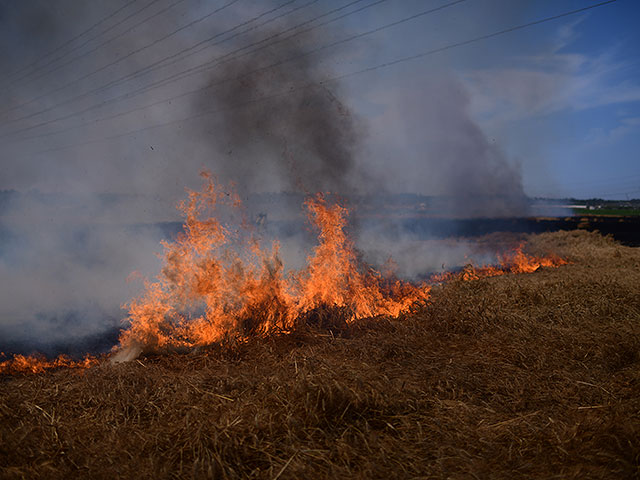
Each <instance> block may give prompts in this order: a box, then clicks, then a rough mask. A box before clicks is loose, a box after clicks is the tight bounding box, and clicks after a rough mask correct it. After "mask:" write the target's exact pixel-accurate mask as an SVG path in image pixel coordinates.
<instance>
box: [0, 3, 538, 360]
mask: <svg viewBox="0 0 640 480" xmlns="http://www.w3.org/2000/svg"><path fill="white" fill-rule="evenodd" d="M127 3H128V2H127V1H126V0H115V1H109V2H107V1H104V2H79V1H75V0H60V1H58V2H50V1H45V0H33V1H30V2H13V1H8V0H4V1H3V0H0V54H1V59H0V62H1V65H2V69H1V70H2V71H3V72H7V74H9V73H10V72H16V71H18V70H20V69H21V68H23V67H25V66H28V65H30V64H32V63H33V62H37V63H35V64H34V65H35V67H33V69H31V70H30V69H29V68H27V69H25V70H24V73H20V74H17V76H13V77H3V78H2V79H0V82H2V83H0V85H3V86H4V87H3V94H2V102H1V103H2V104H1V105H0V119H1V121H2V123H1V124H0V136H2V138H1V139H0V169H1V170H2V172H3V175H2V176H1V177H0V189H4V191H3V192H2V195H0V278H1V279H2V282H3V285H6V288H3V291H2V292H0V338H1V339H2V342H0V350H3V349H4V350H11V349H13V350H16V349H18V350H23V351H28V350H30V349H33V348H38V349H42V348H45V349H46V347H47V345H49V346H51V345H60V344H64V343H65V342H67V343H69V342H72V341H75V340H74V339H77V340H78V342H81V341H84V340H83V339H87V338H95V336H96V335H98V336H99V335H101V334H102V332H105V331H112V330H113V329H116V328H117V327H118V326H119V325H120V319H121V318H122V317H123V316H124V312H123V311H122V310H121V308H120V306H121V305H122V304H123V303H125V302H127V301H128V300H129V299H130V298H131V297H132V296H133V295H134V294H135V293H136V292H137V291H138V289H139V288H140V287H141V285H140V282H129V283H128V282H127V281H126V279H127V277H128V276H129V275H130V273H131V272H132V271H139V272H141V273H142V274H144V275H148V276H153V274H154V273H155V272H157V271H158V269H159V260H158V259H157V258H156V255H155V254H156V252H158V251H160V250H161V247H160V246H159V240H160V239H161V238H167V237H170V236H171V235H172V234H174V233H175V232H176V231H177V230H178V229H179V223H177V222H178V221H179V217H178V215H177V213H176V210H175V208H174V205H175V204H176V203H177V202H178V201H179V200H181V199H182V198H183V196H184V188H185V187H190V188H197V187H198V185H199V179H198V175H197V174H198V172H199V171H200V170H201V169H202V168H207V169H209V170H211V171H212V172H213V173H214V174H216V175H218V176H219V177H220V178H221V179H222V180H223V181H227V180H230V181H233V182H234V183H235V184H236V188H237V189H238V190H239V191H240V193H241V194H242V197H243V199H244V200H245V203H246V204H247V208H248V213H249V216H250V218H253V219H255V220H257V223H259V224H260V225H259V226H258V227H259V228H258V230H259V232H260V233H261V234H262V235H264V237H265V238H267V239H269V238H279V239H280V240H281V241H282V246H283V248H282V254H283V256H284V260H285V264H288V265H290V266H291V268H299V267H300V264H301V263H303V262H304V258H305V256H306V254H307V253H308V249H309V245H310V242H311V241H313V236H312V235H310V234H309V232H307V231H306V230H305V229H304V220H303V218H302V212H301V208H302V206H301V201H300V200H301V198H302V195H300V194H304V193H314V192H316V191H325V192H326V191H330V192H335V193H338V194H340V195H342V196H344V197H347V200H349V201H351V202H352V204H354V205H355V206H356V208H355V211H354V215H353V216H352V218H351V220H352V221H353V223H354V225H355V227H354V232H355V233H356V234H357V244H358V246H359V247H360V248H361V249H362V251H363V258H364V259H365V260H369V261H371V262H373V263H378V264H380V263H384V262H385V261H386V260H387V258H388V256H389V255H392V256H393V257H394V258H395V259H396V264H397V265H398V266H399V268H400V271H399V272H398V273H399V274H400V275H401V276H404V277H408V278H417V277H420V275H422V274H424V273H426V272H428V271H433V270H439V269H441V265H442V264H446V265H447V266H455V264H461V263H465V262H466V259H465V256H466V255H467V254H468V253H469V252H470V251H471V248H470V247H469V246H468V245H467V244H466V243H465V242H453V243H446V242H431V243H429V244H427V243H424V242H423V240H424V239H423V238H422V237H420V236H416V235H413V236H411V235H408V233H407V222H406V221H405V220H406V219H404V220H402V221H401V220H399V218H400V217H399V216H398V211H397V210H396V209H395V208H396V207H395V206H389V205H388V204H384V202H383V201H382V200H380V199H381V198H382V197H381V196H380V194H382V193H387V194H388V195H387V196H385V197H384V198H386V199H388V198H391V196H392V195H393V194H398V193H401V192H416V193H420V194H427V195H429V197H428V198H427V197H425V198H423V199H419V200H417V203H415V204H411V205H410V206H409V207H407V208H408V210H407V212H409V213H408V214H409V215H415V214H416V209H418V206H419V205H421V204H422V203H426V204H427V205H426V211H427V213H429V214H433V213H435V214H436V215H446V216H455V217H470V216H471V217H481V216H488V217H489V216H511V215H519V214H523V213H525V212H526V199H525V196H524V193H523V190H522V181H521V178H520V174H519V171H518V169H517V168H516V167H514V166H513V165H512V164H511V163H510V162H509V161H508V160H507V158H506V157H505V155H504V154H503V153H502V151H501V149H500V148H499V146H497V145H496V144H495V143H494V142H493V141H491V139H489V138H487V137H486V136H485V134H484V133H483V131H482V129H481V128H480V127H479V125H478V123H477V122H476V121H475V120H474V119H473V118H472V117H471V115H470V114H469V112H468V104H469V98H468V95H467V93H466V92H465V91H464V89H463V87H462V86H461V84H460V83H459V82H458V81H457V80H456V77H455V75H454V74H453V73H450V72H449V71H448V70H447V69H438V72H439V73H434V74H433V75H430V76H427V77H426V79H421V80H416V81H415V82H414V83H413V84H410V83H407V82H409V81H408V80H406V79H404V80H401V79H397V78H396V79H395V80H394V81H393V84H392V85H391V86H389V85H386V86H385V87H384V89H381V90H380V91H376V89H375V88H373V87H372V86H367V84H366V83H365V82H362V88H361V90H363V91H369V92H370V93H369V95H370V97H371V98H369V102H370V103H375V104H376V105H377V107H378V108H377V109H375V111H374V112H373V113H372V112H371V111H370V110H368V109H367V108H362V104H360V105H359V104H358V101H357V99H355V98H354V96H353V95H352V93H353V90H350V89H349V85H346V84H344V83H340V82H335V81H327V79H328V78H331V77H332V76H335V75H339V74H341V73H343V70H345V71H349V70H355V69H357V68H359V67H361V66H364V65H359V64H358V62H359V61H361V60H362V59H363V58H366V57H367V55H365V54H363V53H362V51H363V48H366V47H363V45H362V44H357V45H355V46H353V47H352V48H347V47H346V46H345V48H342V49H327V50H326V51H324V50H323V51H322V53H320V52H318V53H314V54H312V55H307V53H308V52H309V51H311V50H314V49H316V48H317V47H318V46H320V45H323V44H326V43H329V42H331V41H332V40H333V39H336V38H344V37H346V36H349V35H351V34H352V33H353V32H351V31H350V30H349V27H350V25H349V23H348V22H347V23H345V22H337V23H336V25H337V26H335V28H333V26H326V27H323V28H322V29H318V30H315V31H312V32H307V33H305V34H300V35H295V36H292V37H291V38H289V39H287V40H284V38H285V35H283V36H280V35H278V33H279V32H283V31H285V30H288V29H291V28H293V27H294V26H295V25H296V24H298V23H301V22H304V21H307V20H308V19H309V18H311V17H313V16H314V15H317V14H319V13H323V12H324V11H325V10H327V9H328V8H329V7H325V6H324V4H323V2H319V3H318V4H317V5H316V7H317V8H315V9H314V8H313V7H308V8H301V9H299V10H295V11H294V8H295V7H297V6H298V5H297V4H296V5H290V6H288V7H286V8H282V9H281V10H278V11H274V12H273V13H272V14H269V15H267V16H265V17H261V19H260V21H261V22H262V21H266V20H268V19H274V20H273V21H272V22H270V23H269V24H268V26H266V27H264V28H256V29H255V30H252V31H251V32H247V33H246V34H243V35H238V36H237V37H233V38H232V33H238V31H235V32H232V33H229V34H224V35H222V34H221V37H220V38H219V39H217V40H218V44H217V45H214V46H212V47H211V48H207V49H205V50H203V51H202V52H201V53H199V54H197V55H194V56H193V57H190V58H189V60H188V61H186V62H184V63H182V62H176V63H175V64H172V65H169V66H167V67H163V68H160V69H157V70H152V71H149V72H147V73H143V74H141V75H140V76H137V77H135V78H134V79H132V80H130V81H127V82H122V83H118V84H115V85H114V86H112V87H110V88H106V89H104V90H101V91H100V92H98V93H96V94H89V92H91V91H92V90H93V89H95V88H96V86H99V85H103V84H105V83H107V81H109V80H110V79H113V78H119V77H122V76H123V75H126V74H128V73H130V72H135V71H138V70H141V69H143V68H145V67H147V66H148V65H150V64H151V63H154V62H157V61H160V60H162V59H163V58H164V57H166V56H169V55H176V56H177V58H179V57H180V55H181V53H180V52H182V51H184V50H185V49H187V48H188V47H190V46H192V45H194V44H196V43H198V42H201V41H203V40H204V39H206V38H210V37H211V36H212V35H214V34H218V33H221V32H224V31H226V30H229V29H231V28H234V27H236V26H237V25H238V24H240V23H241V22H246V21H247V19H248V18H253V17H257V16H258V15H261V14H262V13H263V12H266V11H268V10H270V9H273V8H274V7H275V4H274V3H271V2H266V3H265V2H238V3H237V4H234V5H233V6H231V7H229V8H226V9H224V10H221V11H220V12H219V13H217V14H216V15H215V16H211V17H210V19H209V20H208V21H207V22H203V23H194V26H193V27H191V28H188V29H185V30H183V31H180V32H179V34H176V35H175V36H172V37H170V38H168V39H166V40H163V41H161V42H160V41H159V40H158V39H159V38H160V37H162V36H163V35H166V33H167V32H171V31H173V30H175V29H177V28H179V27H180V26H182V25H186V24H187V23H189V22H193V21H196V20H197V19H198V18H200V17H202V16H204V15H207V14H209V13H210V12H211V11H213V10H214V9H216V8H219V7H220V5H219V4H218V3H217V4H216V5H212V2H198V1H195V0H193V1H192V0H190V1H187V2H184V3H182V4H177V5H176V7H175V8H172V9H170V10H168V11H167V12H165V13H163V14H161V15H158V16H155V17H153V19H152V20H149V21H148V22H145V23H142V24H140V25H139V26H136V27H135V28H134V24H135V23H136V22H137V21H139V20H140V19H142V18H145V17H151V16H152V15H154V14H155V13H157V12H160V11H161V10H162V9H164V8H166V7H167V6H168V5H169V3H165V2H147V3H143V4H138V3H139V2H133V3H132V4H131V5H130V6H127V7H126V8H124V9H123V10H122V12H121V13H120V14H118V15H117V16H114V17H113V18H112V19H111V20H109V21H107V22H105V23H104V24H101V25H100V26H99V27H97V28H96V29H95V30H93V31H92V32H91V33H90V34H88V35H86V36H84V37H82V38H81V39H80V40H79V41H78V42H77V43H72V44H70V45H69V46H68V47H66V50H65V48H63V49H61V50H60V51H59V52H57V53H55V54H54V56H53V58H55V57H56V56H58V55H62V54H64V53H65V52H67V51H68V50H69V49H70V48H72V47H73V46H74V45H78V44H80V43H82V42H84V41H87V40H89V39H90V38H91V37H93V36H95V37H96V38H95V39H94V40H90V41H88V42H87V44H86V46H84V47H82V48H79V49H78V50H77V52H75V53H71V54H69V55H68V56H66V57H65V58H64V60H63V61H64V62H66V61H70V60H72V59H74V58H75V57H78V56H79V55H82V53H83V52H87V51H89V50H90V49H92V48H95V47H96V46H97V45H99V44H100V43H102V42H105V43H104V45H103V46H101V47H100V48H99V49H98V50H97V51H96V52H95V53H92V54H89V55H85V56H82V57H78V59H77V60H73V61H70V63H69V65H68V66H67V67H65V68H59V69H56V70H53V68H54V67H55V66H56V65H59V64H60V63H63V61H60V62H58V63H52V65H51V66H50V67H43V68H40V67H41V66H42V65H43V64H45V63H46V62H47V61H49V60H52V58H51V57H47V56H46V55H45V54H47V53H48V52H51V51H52V50H54V49H55V46H57V45H62V44H64V42H65V41H67V40H69V39H70V38H73V37H74V36H75V35H78V34H80V33H81V32H82V31H83V30H84V29H86V28H88V27H89V26H90V25H93V24H96V22H99V21H100V20H101V19H103V18H106V17H107V15H108V14H109V13H111V12H114V11H116V10H117V9H119V8H121V7H125V5H126V4H127ZM332 6H333V7H335V5H334V4H332ZM143 7H144V10H142V11H141V13H140V14H138V15H136V16H132V17H131V18H129V19H128V20H126V21H125V20H124V19H125V18H127V17H128V16H129V15H130V14H132V13H133V12H135V11H136V10H137V9H141V8H143ZM287 12H291V13H290V14H288V13H287ZM278 15H282V17H281V18H278V19H277V20H276V19H275V17H276V16H278ZM354 18H355V17H354ZM385 21H386V20H385ZM256 24H257V22H254V23H250V24H248V25H247V27H249V26H255V25H256ZM111 27H113V28H111ZM106 28H110V30H109V32H108V33H105V34H104V35H99V33H100V32H101V31H103V30H105V29H106ZM267 37H273V38H274V40H277V42H276V43H274V44H273V45H272V46H270V47H268V48H261V49H260V50H259V51H256V52H255V53H252V54H247V52H248V51H250V50H251V49H246V50H243V51H242V53H243V54H242V55H239V56H238V58H236V59H235V60H232V61H225V62H223V63H220V64H219V65H217V66H216V67H215V68H214V69H210V70H208V71H207V73H206V74H204V75H200V76H191V77H188V78H186V79H185V80H184V81H180V82H173V83H167V84H166V85H162V86H160V87H158V88H155V89H152V90H149V91H145V92H143V93H141V94H140V95H135V96H131V97H130V98H126V99H125V100H123V101H118V102H112V101H111V100H112V99H114V98H117V97H119V96H121V95H123V94H128V93H130V92H132V91H134V90H136V89H140V87H144V86H145V85H149V84H152V83H156V82H159V81H161V80H163V79H165V78H168V77H170V76H172V75H176V74H179V73H180V72H181V71H183V70H185V69H187V68H189V67H192V66H193V65H198V64H200V63H204V62H207V61H210V60H212V59H215V58H219V57H221V56H223V55H226V54H228V53H229V52H232V51H234V50H236V49H238V48H243V47H245V46H247V45H250V44H252V43H256V42H260V41H261V40H263V39H265V38H267ZM155 41H159V43H158V44H157V46H154V47H153V48H148V49H145V50H144V51H143V52H141V53H140V54H138V55H132V56H130V57H128V58H126V59H125V60H123V61H118V59H120V58H122V57H123V56H124V55H127V54H128V53H129V52H132V51H133V50H135V49H138V48H141V47H144V46H146V45H150V44H152V43H153V42H155ZM345 45H347V44H345ZM345 58H347V59H348V61H345V60H344V59H345ZM43 59H44V60H43ZM368 60H370V59H367V61H368ZM110 62H113V65H112V66H110V67H108V68H105V69H104V70H100V72H99V73H98V74H96V75H90V76H88V77H87V78H86V79H85V80H83V81H81V82H78V83H74V84H73V85H72V86H70V87H65V85H67V84H68V83H69V82H72V81H74V80H76V79H78V78H80V77H81V76H83V75H86V74H87V72H92V71H94V70H97V69H101V68H102V67H103V66H105V65H106V64H108V63H110ZM345 65H346V66H345ZM50 70H51V72H50V73H47V72H48V71H50ZM29 72H34V73H33V74H30V73H29ZM22 75H25V78H24V79H23V80H20V81H15V79H16V78H20V77H21V76H22ZM38 77H39V78H38ZM12 79H14V80H12ZM372 85H373V84H372ZM358 86H359V87H360V84H358ZM207 87H208V88H207ZM351 87H352V86H351ZM185 91H198V92H197V93H195V94H193V95H188V96H183V97H181V98H180V99H177V100H175V101H167V102H164V103H163V102H160V101H161V100H163V99H168V98H170V97H175V96H177V95H181V94H183V93H184V92H185ZM46 92H51V93H50V94H49V93H47V94H46V95H43V94H44V93H46ZM81 94H86V95H85V96H83V97H81V98H78V99H77V100H72V99H73V98H74V97H75V96H78V95H81ZM40 96H43V98H41V99H39V100H38V101H33V102H31V100H33V99H35V98H38V97H40ZM150 104H154V106H152V107H149V108H143V107H146V106H147V105H150ZM359 106H360V107H361V108H358V107H359ZM47 108H50V110H48V111H46V112H44V113H39V112H40V111H41V110H44V109H47ZM85 109H89V110H87V111H86V113H83V114H81V115H80V114H79V115H75V116H71V115H72V114H74V113H77V112H81V111H84V110H85ZM135 109H137V111H135V112H133V113H131V114H127V115H120V116H118V117H115V118H114V119H113V120H108V121H102V120H100V119H102V118H106V117H109V116H111V115H116V114H120V113H122V112H123V111H125V110H135ZM30 115H33V117H32V118H22V117H29V116H30ZM67 116H69V118H63V117H67ZM43 122H49V123H48V124H47V125H45V126H43V127H38V128H34V129H29V128H30V127H32V126H33V125H36V124H39V123H43ZM159 124H167V126H165V127H158V128H149V129H146V130H142V128H144V127H147V126H153V125H159ZM23 128H26V129H29V130H26V131H24V132H21V133H16V134H14V133H13V132H16V131H17V130H20V129H23ZM131 131H136V133H135V134H131V135H125V134H127V132H131ZM57 132H61V133H57ZM25 136H33V138H29V139H24V137H25ZM267 192H272V193H271V194H270V195H267ZM283 192H294V193H290V194H287V195H285V194H284V193H283ZM356 194H357V195H356ZM389 195H391V196H389ZM436 196H437V198H436ZM420 208H422V207H420ZM421 212H422V210H421ZM420 214H421V215H422V214H424V212H423V213H420ZM367 215H368V217H367V220H366V221H362V218H364V217H366V216H367ZM403 215H404V214H403ZM265 219H266V220H265ZM433 233H434V235H435V236H437V234H438V232H433ZM387 253H388V254H389V255H388V254H387ZM287 262H288V263H287ZM51 348H52V349H53V350H55V348H54V347H51Z"/></svg>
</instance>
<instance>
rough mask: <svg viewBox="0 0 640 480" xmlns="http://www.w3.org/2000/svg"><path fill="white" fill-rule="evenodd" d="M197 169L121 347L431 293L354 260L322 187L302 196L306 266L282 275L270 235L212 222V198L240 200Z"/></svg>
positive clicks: (398, 305) (365, 311)
mask: <svg viewBox="0 0 640 480" xmlns="http://www.w3.org/2000/svg"><path fill="white" fill-rule="evenodd" d="M203 176H204V178H205V187H204V189H203V190H202V191H201V192H194V191H191V192H189V197H188V201H187V202H184V203H182V204H181V205H180V209H181V210H182V212H183V214H184V216H185V225H184V233H182V234H180V235H179V236H178V238H177V239H176V240H175V241H174V242H165V243H164V244H163V245H164V249H165V252H164V262H165V266H164V268H163V270H162V273H161V274H160V276H159V277H158V279H157V281H156V282H152V283H151V282H148V283H147V284H146V288H145V292H144V293H143V294H142V296H141V297H139V298H137V299H134V300H133V301H132V302H131V303H130V304H129V305H128V309H129V321H130V328H129V329H128V330H126V331H124V332H123V333H122V335H121V338H120V347H121V352H122V351H131V350H134V351H137V352H139V351H141V350H145V349H146V350H155V349H161V348H164V347H168V346H174V347H176V346H183V347H192V346H196V345H205V344H210V343H212V342H215V341H217V340H220V339H221V338H223V337H224V336H227V335H247V334H249V333H251V334H265V333H268V332H271V331H274V330H278V331H286V330H288V329H291V328H292V327H293V326H294V325H295V323H296V321H297V319H299V318H301V317H302V316H304V315H305V314H306V313H308V312H311V311H313V310H314V309H317V308H323V307H337V308H339V309H342V310H343V311H345V312H347V315H348V321H353V320H355V319H357V318H363V317H372V316H376V315H391V316H397V315H399V314H400V313H402V312H404V311H406V310H407V309H408V308H409V307H410V306H411V305H412V304H413V303H415V302H417V301H420V300H426V299H427V298H429V290H430V287H429V286H427V285H426V284H421V285H416V286H414V285H410V284H407V283H404V282H401V281H399V280H395V281H392V280H390V279H388V278H382V276H381V275H380V274H379V273H378V272H376V271H374V270H372V269H366V268H365V267H364V265H361V264H359V263H358V261H357V259H356V254H355V250H354V247H353V244H352V243H351V241H350V240H349V239H348V238H347V235H346V233H345V227H346V216H347V213H348V212H347V209H346V208H344V207H342V206H341V205H338V204H335V205H328V204H327V201H326V199H325V198H324V197H323V196H322V195H317V196H316V197H314V198H310V199H309V200H307V201H306V202H305V206H306V208H307V210H308V216H309V219H310V221H311V222H312V224H313V225H314V226H315V227H316V228H317V229H318V231H319V237H318V245H317V246H316V247H315V249H314V251H313V253H312V255H310V256H309V258H308V259H307V267H306V268H305V269H303V270H301V271H297V272H291V273H289V274H287V275H285V273H284V268H283V265H282V262H281V261H280V259H279V256H278V245H277V244H274V245H273V247H272V248H271V250H270V251H269V250H266V249H264V248H262V247H261V246H260V244H259V242H258V241H256V240H255V239H253V238H252V237H251V236H250V235H247V234H246V232H233V231H231V230H229V229H228V228H227V227H225V226H223V225H222V224H221V223H220V222H219V221H218V219H217V218H216V217H215V215H214V213H215V212H216V210H217V209H218V208H219V207H225V206H236V207H237V206H238V205H239V202H238V200H237V198H236V197H235V195H231V194H228V193H225V191H224V189H221V188H219V187H218V186H217V185H216V184H215V182H214V180H213V178H212V177H211V176H210V175H209V174H207V173H205V174H203ZM133 355H134V356H135V355H136V354H135V353H134V354H133ZM124 356H125V357H126V356H127V354H124Z"/></svg>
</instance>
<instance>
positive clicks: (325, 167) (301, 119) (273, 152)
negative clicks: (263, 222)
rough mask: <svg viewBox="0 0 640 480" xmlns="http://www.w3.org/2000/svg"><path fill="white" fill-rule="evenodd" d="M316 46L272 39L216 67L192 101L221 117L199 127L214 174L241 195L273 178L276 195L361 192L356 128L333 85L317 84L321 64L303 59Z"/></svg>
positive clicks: (307, 39) (303, 38)
mask: <svg viewBox="0 0 640 480" xmlns="http://www.w3.org/2000/svg"><path fill="white" fill-rule="evenodd" d="M287 29H288V28H287ZM274 33H277V32H272V33H271V35H273V34H274ZM253 41H255V40H254V39H251V38H250V39H249V43H252V42H253ZM321 43H322V39H320V38H317V37H316V36H315V35H312V34H310V33H306V34H303V35H296V36H295V37H291V38H287V37H286V36H283V37H282V38H278V42H277V44H276V45H275V46H273V47H270V48H267V49H261V50H260V51H256V52H255V53H251V54H249V55H243V56H242V57H241V58H239V59H237V60H234V61H231V62H228V63H226V64H223V65H221V67H220V68H218V69H216V70H215V74H214V75H213V76H212V78H211V79H210V85H212V88H211V90H207V91H206V92H204V93H203V94H202V95H201V96H199V97H198V98H196V100H195V102H196V105H197V106H199V107H201V106H203V105H204V106H205V108H207V109H211V108H215V109H218V110H219V112H220V114H219V116H218V117H216V118H215V119H214V123H213V125H208V124H207V123H203V124H201V125H200V128H204V129H205V130H204V132H205V135H208V138H210V139H211V140H212V141H213V143H214V145H215V149H216V150H217V151H218V152H219V155H218V157H217V158H218V159H219V161H218V163H217V167H219V169H220V170H222V171H223V172H224V173H225V174H227V175H228V176H229V177H230V178H232V179H234V180H236V181H237V182H238V183H239V184H241V185H242V186H243V187H244V188H249V190H250V191H251V190H253V191H255V189H256V188H260V187H261V186H262V187H264V182H265V179H268V178H273V177H275V178H276V179H277V182H278V183H279V185H278V186H279V187H280V188H284V189H290V190H298V191H306V192H316V191H325V192H326V191H332V192H342V193H347V192H352V191H353V188H354V187H358V186H362V182H361V181H360V182H359V181H358V180H361V179H358V178H357V175H356V174H357V172H356V171H355V170H356V169H355V158H354V157H355V155H356V153H357V152H358V149H359V148H360V141H361V138H362V126H361V125H359V122H358V119H357V118H356V117H355V116H354V115H353V114H352V113H351V111H350V110H349V108H347V106H346V105H345V103H344V102H343V101H342V100H341V99H340V98H339V91H338V88H337V86H336V85H334V84H332V85H331V87H329V86H327V85H325V84H322V83H321V81H322V79H323V78H324V77H325V76H326V75H327V73H328V72H327V70H326V68H324V69H323V68H322V67H323V66H324V65H323V57H322V56H321V55H306V53H307V52H309V51H311V50H313V49H314V47H315V46H317V45H318V44H321ZM291 59H293V60H291Z"/></svg>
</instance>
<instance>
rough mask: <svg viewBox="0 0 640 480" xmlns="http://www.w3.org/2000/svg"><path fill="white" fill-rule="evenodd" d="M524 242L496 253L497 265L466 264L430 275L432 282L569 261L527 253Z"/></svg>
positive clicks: (534, 269)
mask: <svg viewBox="0 0 640 480" xmlns="http://www.w3.org/2000/svg"><path fill="white" fill-rule="evenodd" d="M523 248H524V244H520V245H519V246H518V247H517V248H515V249H513V250H511V251H508V252H506V253H503V254H498V263H499V265H498V266H492V265H483V266H480V267H476V266H474V265H472V264H469V265H466V266H465V267H464V268H463V269H462V270H461V271H460V272H445V273H441V274H436V275H433V276H432V277H431V281H432V282H447V281H451V280H463V281H468V280H477V279H480V278H486V277H495V276H498V275H505V274H507V273H533V272H535V271H537V270H539V269H540V268H543V267H545V268H548V267H559V266H561V265H567V264H568V263H569V262H567V261H566V260H564V259H562V258H560V257H558V256H555V255H549V256H546V257H538V256H533V255H527V254H526V253H524V251H523Z"/></svg>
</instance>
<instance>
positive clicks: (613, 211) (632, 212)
mask: <svg viewBox="0 0 640 480" xmlns="http://www.w3.org/2000/svg"><path fill="white" fill-rule="evenodd" d="M573 213H574V215H611V216H615V217H636V216H638V215H640V209H638V208H600V209H597V210H589V209H588V208H574V209H573Z"/></svg>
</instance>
